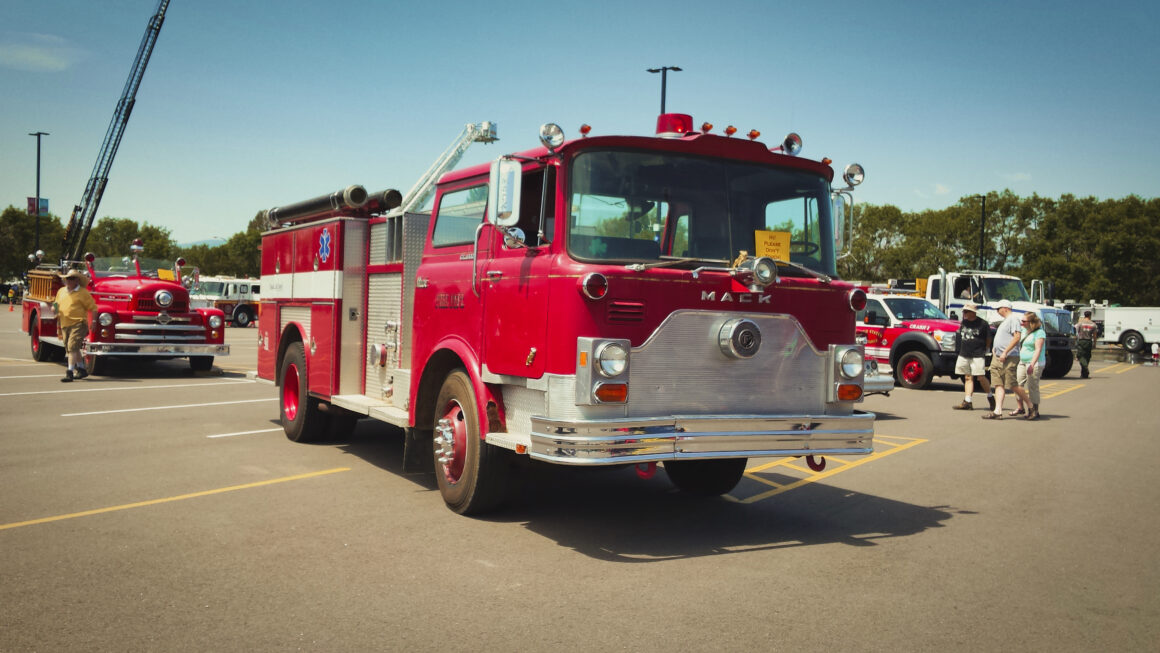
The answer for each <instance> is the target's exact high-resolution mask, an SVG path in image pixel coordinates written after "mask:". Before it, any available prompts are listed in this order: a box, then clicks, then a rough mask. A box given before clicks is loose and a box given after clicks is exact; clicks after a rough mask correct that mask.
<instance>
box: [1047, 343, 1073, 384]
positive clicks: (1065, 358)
mask: <svg viewBox="0 0 1160 653" xmlns="http://www.w3.org/2000/svg"><path fill="white" fill-rule="evenodd" d="M1074 363H1075V354H1073V353H1071V350H1070V349H1068V350H1062V349H1060V350H1054V349H1053V350H1048V352H1047V362H1046V363H1044V365H1043V377H1044V378H1046V379H1062V378H1063V377H1065V376H1067V373H1068V372H1070V371H1071V366H1072V364H1074Z"/></svg>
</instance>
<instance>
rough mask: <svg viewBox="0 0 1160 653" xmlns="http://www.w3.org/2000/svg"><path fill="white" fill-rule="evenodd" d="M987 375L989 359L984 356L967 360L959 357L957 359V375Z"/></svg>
mask: <svg viewBox="0 0 1160 653" xmlns="http://www.w3.org/2000/svg"><path fill="white" fill-rule="evenodd" d="M986 373H987V359H986V358H985V357H983V356H978V357H972V358H967V357H966V356H959V357H958V358H956V359H955V374H962V375H963V376H966V375H968V374H970V375H971V376H983V375H984V374H986Z"/></svg>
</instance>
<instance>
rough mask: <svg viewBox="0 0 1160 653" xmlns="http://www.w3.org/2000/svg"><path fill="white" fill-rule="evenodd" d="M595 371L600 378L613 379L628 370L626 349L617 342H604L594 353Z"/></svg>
mask: <svg viewBox="0 0 1160 653" xmlns="http://www.w3.org/2000/svg"><path fill="white" fill-rule="evenodd" d="M594 356H595V358H596V361H595V362H596V371H597V372H599V373H600V375H601V376H603V377H605V378H608V379H613V378H616V377H618V376H620V375H621V374H624V371H625V370H626V369H628V349H627V348H625V346H624V345H622V344H620V343H619V342H606V343H603V344H601V345H600V346H599V347H597V349H596V351H595V352H594Z"/></svg>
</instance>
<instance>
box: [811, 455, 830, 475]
mask: <svg viewBox="0 0 1160 653" xmlns="http://www.w3.org/2000/svg"><path fill="white" fill-rule="evenodd" d="M806 464H807V465H809V466H810V469H812V470H814V471H815V472H820V471H822V470H823V469H825V468H826V457H825V456H818V457H817V458H814V457H813V456H806Z"/></svg>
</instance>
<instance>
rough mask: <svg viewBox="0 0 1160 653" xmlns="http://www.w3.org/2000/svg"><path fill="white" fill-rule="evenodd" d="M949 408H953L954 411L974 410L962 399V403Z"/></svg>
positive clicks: (970, 404) (972, 405)
mask: <svg viewBox="0 0 1160 653" xmlns="http://www.w3.org/2000/svg"><path fill="white" fill-rule="evenodd" d="M951 408H954V409H955V410H974V409H975V406H974V404H972V403H971V402H969V401H967V400H966V399H964V400H963V401H962V403H960V404H955V405H954V406H951Z"/></svg>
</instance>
